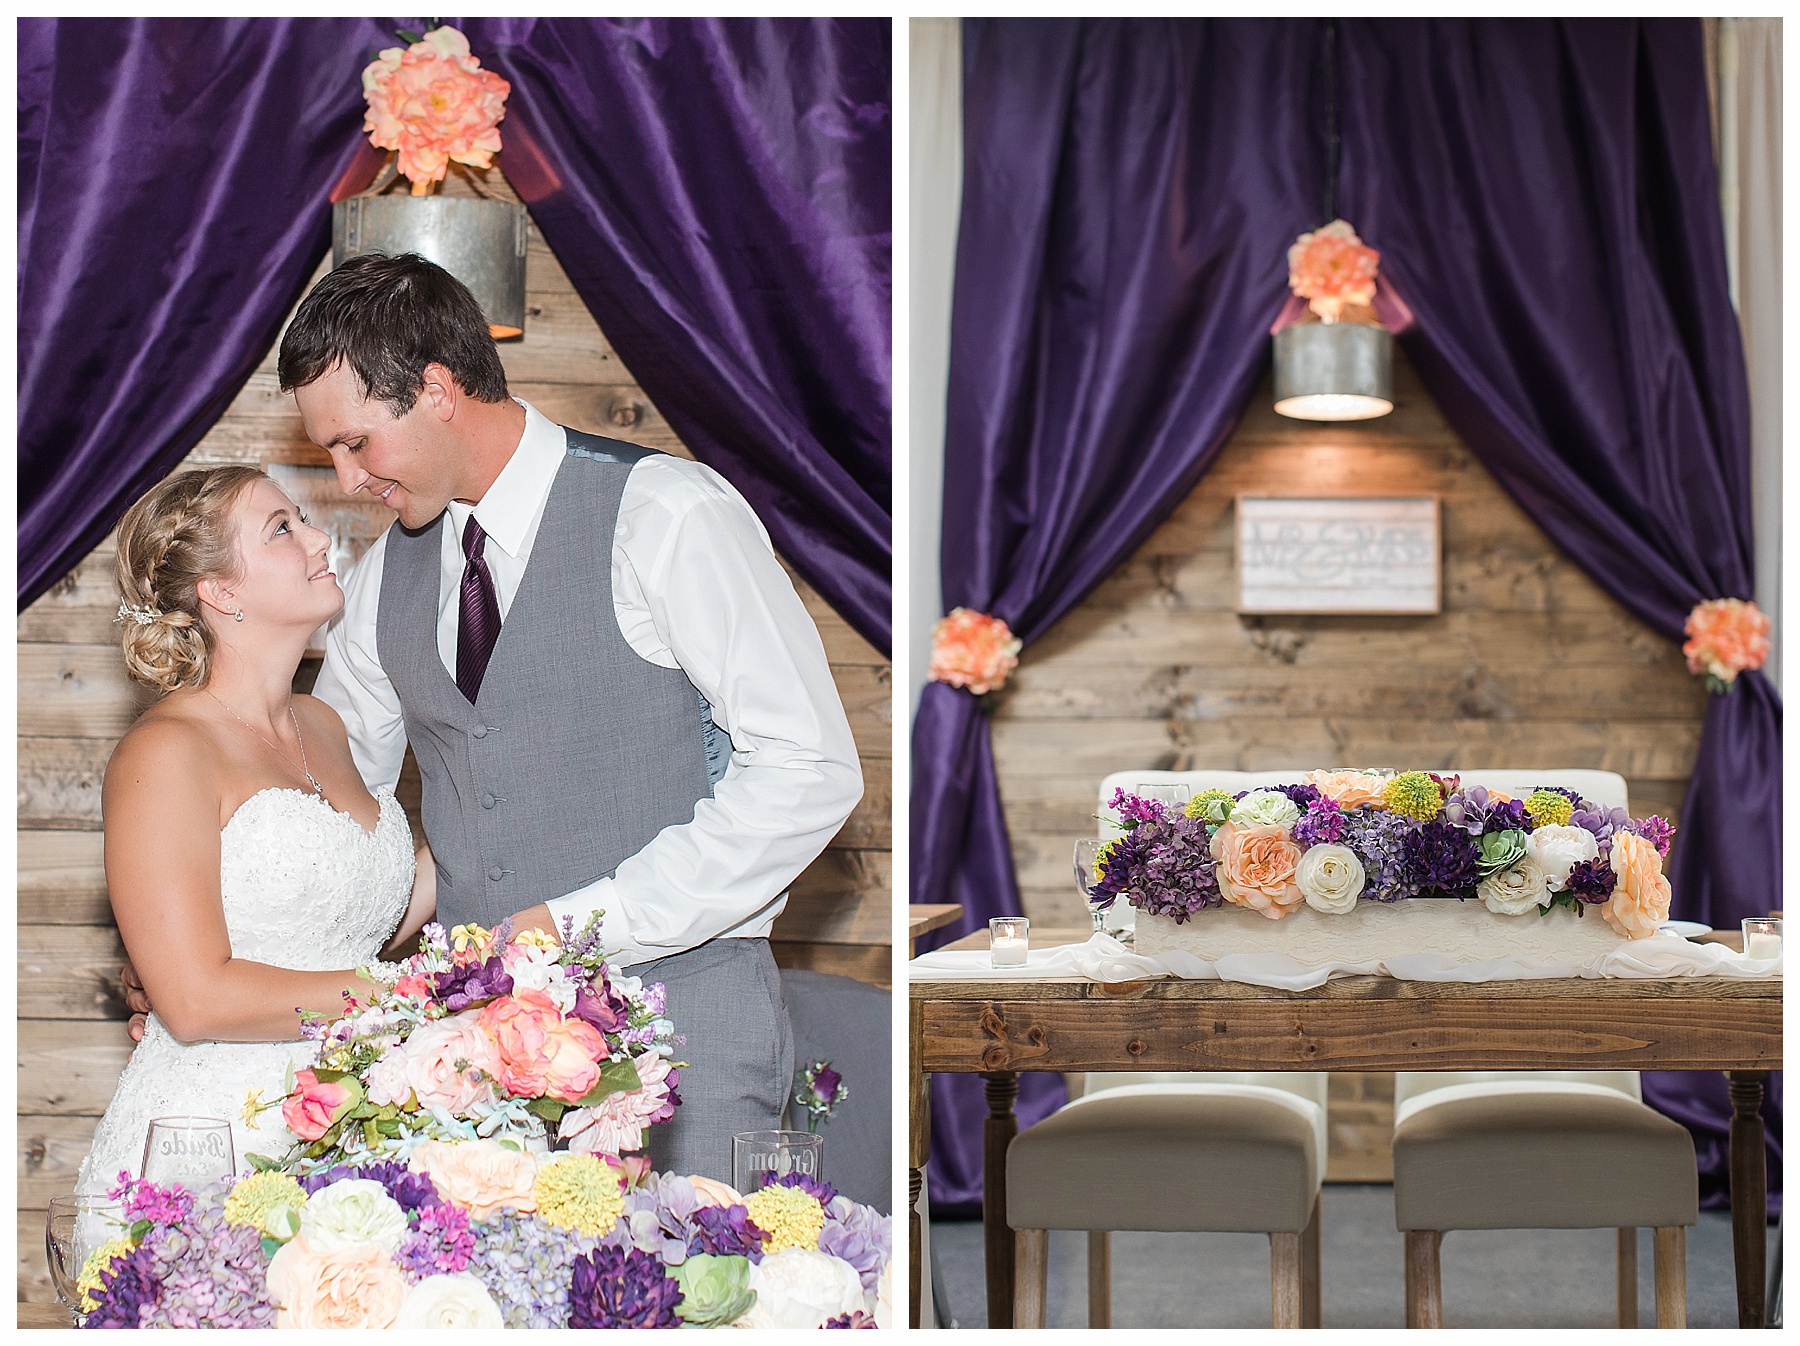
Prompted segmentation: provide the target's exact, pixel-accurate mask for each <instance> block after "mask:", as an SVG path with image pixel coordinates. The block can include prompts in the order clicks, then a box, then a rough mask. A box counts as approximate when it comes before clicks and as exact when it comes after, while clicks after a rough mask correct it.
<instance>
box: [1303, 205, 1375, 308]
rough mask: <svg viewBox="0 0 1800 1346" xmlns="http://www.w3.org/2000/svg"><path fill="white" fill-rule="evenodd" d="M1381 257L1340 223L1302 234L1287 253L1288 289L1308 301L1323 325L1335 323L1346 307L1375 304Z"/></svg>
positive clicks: (1346, 226) (1343, 223) (1336, 221)
mask: <svg viewBox="0 0 1800 1346" xmlns="http://www.w3.org/2000/svg"><path fill="white" fill-rule="evenodd" d="M1380 264H1381V254H1380V253H1378V252H1376V251H1375V249H1373V248H1371V247H1369V246H1367V245H1366V244H1365V243H1364V242H1363V241H1362V240H1361V239H1360V238H1358V237H1357V236H1356V230H1354V229H1352V228H1351V227H1350V226H1349V225H1348V224H1347V223H1345V222H1344V221H1343V220H1333V221H1332V222H1331V223H1330V224H1328V225H1326V226H1325V227H1324V228H1323V229H1315V230H1313V231H1312V233H1310V234H1302V235H1300V238H1299V240H1298V241H1296V242H1295V244H1294V245H1293V246H1292V247H1291V248H1289V249H1288V287H1289V288H1290V289H1292V290H1293V292H1294V293H1295V294H1297V295H1299V296H1300V297H1301V298H1302V299H1305V300H1307V301H1308V305H1307V306H1308V307H1309V308H1311V309H1312V311H1313V312H1314V313H1316V314H1318V315H1319V316H1320V317H1321V318H1323V319H1324V320H1325V321H1326V322H1336V321H1337V320H1338V316H1339V315H1340V314H1342V313H1343V311H1344V305H1346V304H1370V303H1373V302H1374V300H1375V271H1376V268H1377V267H1378V266H1379V265H1380Z"/></svg>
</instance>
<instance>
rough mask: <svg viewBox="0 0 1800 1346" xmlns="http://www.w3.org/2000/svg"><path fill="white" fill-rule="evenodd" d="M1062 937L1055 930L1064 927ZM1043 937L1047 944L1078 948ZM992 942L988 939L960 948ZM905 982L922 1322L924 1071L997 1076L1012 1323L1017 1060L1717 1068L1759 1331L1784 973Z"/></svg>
mask: <svg viewBox="0 0 1800 1346" xmlns="http://www.w3.org/2000/svg"><path fill="white" fill-rule="evenodd" d="M1058 933H1059V934H1060V933H1061V932H1058ZM1050 934H1051V932H1048V931H1044V932H1040V931H1033V940H1032V943H1033V945H1034V946H1035V947H1038V948H1045V947H1049V946H1050V945H1052V944H1054V943H1071V942H1075V941H1076V940H1078V939H1080V938H1083V937H1084V935H1083V934H1082V932H1076V931H1070V932H1067V934H1068V937H1067V938H1049V937H1047V936H1049V935H1050ZM950 947H952V948H958V947H986V932H982V934H981V935H980V936H979V938H978V939H971V940H970V941H967V942H965V941H960V940H959V941H958V942H957V943H956V944H954V945H952V946H950ZM929 976H930V974H929V973H928V972H924V971H922V970H917V969H915V970H914V972H913V973H912V976H911V979H910V982H911V984H910V988H909V991H910V1006H909V1011H910V1024H909V1051H908V1059H909V1062H910V1079H909V1104H910V1115H911V1128H910V1129H911V1135H910V1142H909V1143H910V1151H909V1158H908V1164H909V1166H910V1169H911V1206H912V1211H911V1236H912V1284H911V1296H912V1322H913V1325H914V1326H915V1327H916V1326H918V1316H919V1291H920V1285H919V1274H920V1272H919V1268H920V1265H921V1264H920V1260H919V1249H920V1237H921V1232H922V1231H921V1229H920V1225H919V1214H918V1209H917V1207H918V1198H919V1191H920V1187H921V1184H922V1180H923V1173H922V1169H923V1166H924V1164H925V1161H926V1159H927V1158H928V1157H929V1153H930V1134H931V1132H930V1117H929V1113H928V1110H927V1099H928V1094H927V1089H926V1076H927V1075H929V1074H930V1072H932V1071H937V1070H945V1071H957V1072H963V1073H970V1074H979V1075H980V1076H981V1077H982V1079H984V1080H985V1081H987V1098H988V1118H987V1123H986V1137H985V1145H984V1171H983V1180H982V1181H983V1199H982V1205H983V1219H984V1221H985V1223H986V1226H987V1282H988V1326H989V1327H1011V1326H1012V1303H1013V1290H1012V1285H1013V1239H1012V1230H1011V1229H1010V1228H1009V1227H1008V1225H1007V1223H1006V1146H1007V1143H1008V1142H1009V1141H1010V1140H1011V1139H1012V1138H1013V1136H1015V1135H1016V1134H1018V1120H1017V1118H1015V1117H1014V1115H1013V1103H1014V1100H1015V1099H1016V1098H1017V1097H1018V1092H1019V1079H1018V1072H1020V1071H1022V1070H1051V1071H1140V1070H1144V1071H1148V1070H1200V1071H1204V1070H1306V1071H1334V1070H1343V1071H1386V1070H1570V1069H1578V1070H1722V1071H1725V1072H1727V1073H1728V1074H1729V1076H1730V1093H1731V1101H1732V1119H1731V1210H1732V1247H1733V1251H1734V1253H1735V1260H1736V1264H1737V1265H1736V1269H1737V1292H1738V1323H1739V1325H1740V1326H1742V1327H1761V1326H1762V1325H1763V1317H1764V1305H1763V1286H1764V1281H1765V1274H1764V1273H1765V1266H1766V1261H1765V1259H1766V1251H1765V1239H1766V1234H1767V1229H1766V1220H1767V1206H1768V1196H1767V1191H1768V1189H1767V1183H1768V1175H1767V1172H1766V1170H1765V1162H1764V1154H1763V1124H1762V1117H1761V1114H1760V1112H1759V1109H1760V1107H1761V1105H1762V1098H1763V1083H1764V1081H1765V1079H1766V1078H1767V1076H1768V1072H1769V1071H1771V1070H1779V1069H1780V1068H1781V982H1780V980H1779V979H1776V980H1770V981H1751V980H1742V981H1740V980H1734V979H1728V978H1723V977H1695V978H1679V979H1670V980H1667V981H1628V980H1622V979H1621V980H1606V981H1585V980H1554V981H1500V982H1481V983H1461V982H1417V981H1398V980H1395V979H1394V978H1392V977H1348V978H1344V979H1342V980H1339V981H1331V982H1327V983H1325V985H1323V986H1318V987H1314V988H1313V989H1312V990H1308V991H1280V990H1273V989H1270V988H1268V987H1262V986H1249V985H1245V984H1243V983H1241V982H1217V981H1183V980H1176V979H1161V980H1155V981H1136V982H1123V983H1113V984H1106V983H1101V982H1094V981H1088V980H1085V979H1080V978H1075V979H1068V980H1057V981H998V980H996V981H941V982H933V981H929V980H926V978H928V977H929Z"/></svg>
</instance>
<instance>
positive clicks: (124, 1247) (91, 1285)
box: [75, 1234, 137, 1313]
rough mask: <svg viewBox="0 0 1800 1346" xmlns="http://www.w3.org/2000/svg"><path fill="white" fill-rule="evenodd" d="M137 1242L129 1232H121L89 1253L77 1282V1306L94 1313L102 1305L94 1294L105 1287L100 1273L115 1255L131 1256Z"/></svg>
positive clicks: (84, 1311) (83, 1310) (109, 1264)
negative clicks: (132, 1239)
mask: <svg viewBox="0 0 1800 1346" xmlns="http://www.w3.org/2000/svg"><path fill="white" fill-rule="evenodd" d="M135 1247H137V1244H135V1243H133V1242H132V1241H131V1236H130V1235H129V1234H120V1235H119V1236H118V1237H117V1238H110V1239H108V1240H106V1242H105V1243H102V1244H101V1245H100V1246H99V1247H98V1248H96V1249H94V1251H93V1252H91V1253H89V1254H88V1259H87V1261H85V1262H83V1263H82V1264H81V1275H80V1277H79V1278H78V1279H77V1280H76V1282H75V1293H76V1297H77V1307H78V1308H80V1310H81V1311H82V1312H83V1313H92V1312H93V1311H94V1310H95V1309H97V1308H99V1307H100V1301H99V1300H97V1299H95V1298H94V1295H95V1294H96V1293H98V1292H99V1291H100V1290H102V1289H104V1288H105V1285H104V1283H103V1282H102V1281H101V1279H100V1273H101V1272H102V1271H105V1270H106V1269H107V1268H108V1267H109V1266H111V1265H112V1260H113V1258H115V1257H130V1256H131V1250H132V1249H133V1248H135Z"/></svg>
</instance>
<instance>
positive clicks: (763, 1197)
mask: <svg viewBox="0 0 1800 1346" xmlns="http://www.w3.org/2000/svg"><path fill="white" fill-rule="evenodd" d="M744 1207H745V1209H746V1210H748V1211H749V1212H750V1219H751V1221H752V1222H753V1223H754V1224H755V1225H756V1227H757V1228H758V1229H760V1230H762V1231H763V1233H765V1234H767V1235H768V1236H769V1241H768V1242H767V1243H765V1244H763V1251H764V1252H767V1253H778V1252H780V1251H781V1250H782V1249H783V1248H805V1249H807V1250H809V1251H817V1250H818V1247H819V1234H820V1231H822V1230H823V1229H824V1228H825V1208H824V1207H823V1206H821V1205H820V1204H819V1200H818V1198H817V1197H813V1196H808V1195H807V1194H806V1193H805V1192H802V1191H801V1190H800V1189H799V1188H798V1187H763V1188H759V1189H758V1190H756V1191H754V1192H752V1193H750V1195H749V1196H747V1197H745V1198H744Z"/></svg>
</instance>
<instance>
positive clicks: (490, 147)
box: [362, 27, 512, 196]
mask: <svg viewBox="0 0 1800 1346" xmlns="http://www.w3.org/2000/svg"><path fill="white" fill-rule="evenodd" d="M362 84H363V97H364V99H366V100H367V101H368V104H369V111H368V114H367V115H366V116H365V117H364V118H363V130H365V131H367V132H368V133H369V142H370V143H371V144H372V145H374V146H375V147H376V148H377V149H384V150H398V151H399V152H400V164H399V168H400V172H401V173H402V174H404V175H405V176H406V177H407V178H408V179H409V180H410V181H411V182H412V184H413V195H414V196H423V195H425V194H426V193H427V192H429V191H430V190H431V186H430V184H432V183H433V182H441V181H442V180H443V177H444V173H445V171H446V170H447V169H448V168H449V166H450V161H451V160H453V159H454V160H455V161H456V162H457V163H459V164H469V165H470V166H472V167H475V168H487V167H488V166H489V165H490V164H492V163H493V161H494V160H493V156H494V154H495V152H497V151H498V150H499V148H500V131H499V129H498V127H499V122H500V119H501V118H502V117H504V116H505V115H506V96H507V94H509V93H511V92H512V86H511V85H510V84H508V83H507V82H506V81H505V80H503V79H501V78H500V77H499V76H498V75H496V74H494V73H493V72H492V71H490V70H483V69H482V68H481V62H480V61H478V60H476V59H475V57H474V56H472V55H471V54H470V53H469V39H468V38H466V37H464V36H463V35H462V34H461V33H460V32H459V31H457V30H456V29H454V28H449V27H443V28H434V29H432V30H431V31H430V32H429V33H427V34H425V37H424V39H423V40H422V41H419V42H415V43H413V44H412V45H411V46H410V47H407V48H405V49H404V50H403V49H401V48H400V47H389V48H387V49H386V50H385V51H382V52H380V53H378V54H377V55H376V57H375V59H374V60H373V61H371V62H370V63H369V64H368V65H367V66H365V67H364V68H363V72H362Z"/></svg>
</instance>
